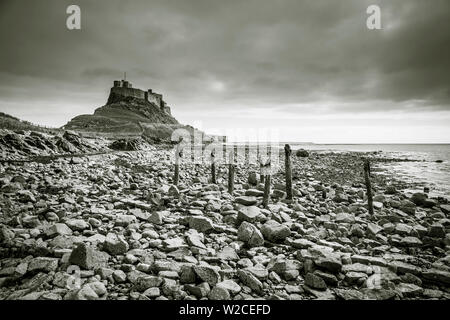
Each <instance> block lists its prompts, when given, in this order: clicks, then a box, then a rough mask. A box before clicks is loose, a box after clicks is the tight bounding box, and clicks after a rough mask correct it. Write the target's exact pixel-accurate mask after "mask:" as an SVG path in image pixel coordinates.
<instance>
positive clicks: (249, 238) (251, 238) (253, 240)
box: [238, 221, 264, 247]
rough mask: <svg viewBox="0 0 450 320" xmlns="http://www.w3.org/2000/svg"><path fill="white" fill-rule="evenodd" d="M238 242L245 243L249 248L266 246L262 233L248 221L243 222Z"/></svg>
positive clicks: (239, 230)
mask: <svg viewBox="0 0 450 320" xmlns="http://www.w3.org/2000/svg"><path fill="white" fill-rule="evenodd" d="M238 240H240V241H243V242H245V243H246V244H247V245H248V246H249V247H260V246H262V245H263V244H264V238H263V236H262V234H261V232H260V231H259V230H258V228H257V227H255V226H254V225H253V224H251V223H249V222H247V221H244V222H242V224H241V225H240V227H239V229H238Z"/></svg>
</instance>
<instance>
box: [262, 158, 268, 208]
mask: <svg viewBox="0 0 450 320" xmlns="http://www.w3.org/2000/svg"><path fill="white" fill-rule="evenodd" d="M260 165H261V176H264V195H263V207H264V208H267V206H268V204H269V198H270V180H271V179H270V175H271V163H270V159H268V160H267V161H266V162H263V161H262V160H261V161H260Z"/></svg>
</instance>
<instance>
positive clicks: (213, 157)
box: [211, 149, 216, 183]
mask: <svg viewBox="0 0 450 320" xmlns="http://www.w3.org/2000/svg"><path fill="white" fill-rule="evenodd" d="M211 182H212V183H216V151H215V149H213V150H211Z"/></svg>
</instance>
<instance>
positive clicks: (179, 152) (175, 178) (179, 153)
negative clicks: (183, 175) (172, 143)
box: [173, 141, 183, 185]
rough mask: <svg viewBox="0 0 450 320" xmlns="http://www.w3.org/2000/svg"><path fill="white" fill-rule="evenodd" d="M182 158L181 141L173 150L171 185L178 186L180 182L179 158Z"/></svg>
mask: <svg viewBox="0 0 450 320" xmlns="http://www.w3.org/2000/svg"><path fill="white" fill-rule="evenodd" d="M181 157H183V149H182V148H181V141H180V142H179V143H178V145H177V148H176V149H175V172H174V175H173V184H174V185H178V181H179V180H180V158H181Z"/></svg>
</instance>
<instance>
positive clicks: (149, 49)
mask: <svg viewBox="0 0 450 320" xmlns="http://www.w3.org/2000/svg"><path fill="white" fill-rule="evenodd" d="M72 2H73V1H65V0H63V1H61V0H58V1H56V0H55V1H44V0H42V1H33V2H31V1H21V0H19V1H18V0H14V1H2V2H0V3H1V7H0V41H1V43H2V49H1V50H0V73H1V75H2V76H1V77H0V93H1V97H2V99H1V100H3V101H5V100H6V101H9V102H10V101H13V100H14V99H17V100H18V101H21V103H22V104H23V105H26V103H27V102H28V103H29V104H31V105H32V102H33V99H38V100H40V101H45V100H48V101H50V100H52V99H56V100H58V101H59V100H63V96H66V95H67V94H68V93H71V95H70V96H71V98H72V101H71V103H72V105H76V104H77V103H79V104H80V108H79V110H78V109H74V110H71V111H70V112H69V113H68V114H67V119H69V118H70V117H71V116H74V115H76V114H79V113H82V112H89V110H92V109H93V108H94V107H96V106H98V105H101V104H103V103H104V98H105V95H106V94H107V90H108V87H109V86H110V84H111V83H112V80H114V79H116V78H120V77H121V75H122V73H123V72H124V71H127V74H128V75H129V79H130V81H132V82H133V84H134V85H135V86H136V87H143V88H148V87H151V88H153V89H155V90H156V91H159V92H162V93H164V95H165V97H166V98H167V100H168V102H169V104H171V105H173V106H175V107H176V108H175V109H174V111H175V112H176V110H180V111H183V110H184V111H188V109H189V110H190V109H191V108H193V107H194V108H197V109H194V110H193V111H195V110H197V111H204V110H206V109H213V110H220V109H221V108H230V110H232V109H239V108H241V107H242V105H246V106H248V107H249V108H251V107H253V108H256V107H260V108H269V107H271V106H276V107H277V108H279V109H278V110H279V111H280V112H287V113H295V112H301V113H302V114H303V113H308V112H309V113H311V114H315V113H317V110H322V111H324V112H330V113H355V112H356V113H363V112H367V113H370V112H373V111H374V110H373V106H374V105H377V106H379V108H377V110H378V111H380V110H385V111H393V110H398V111H405V112H413V111H417V110H424V109H425V110H429V111H430V112H433V111H443V110H444V111H448V110H450V107H449V106H450V103H449V102H450V92H449V88H450V73H449V72H448V70H450V62H449V59H448V57H449V56H450V52H449V50H450V19H449V16H450V2H449V1H448V0H434V1H433V2H425V1H422V0H411V1H390V0H389V1H388V0H383V1H380V0H379V1H372V0H371V1H368V0H367V1H366V0H364V1H361V0H347V1H332V0H328V1H325V0H316V1H299V0H281V1H265V0H264V1H261V0H245V1H241V0H239V1H238V0H230V1H215V0H188V1H182V0H179V1H171V0H158V1H154V0H152V1H118V0H113V1H111V0H108V1H98V0H97V1H86V0H84V1H76V3H77V4H78V5H79V6H80V7H81V10H82V30H80V31H69V30H67V29H66V28H65V19H66V17H67V15H66V14H65V9H66V7H67V6H68V5H69V4H72ZM374 2H375V3H376V4H378V5H380V7H381V10H382V25H383V30H379V31H370V30H368V29H367V28H366V26H365V20H366V17H367V15H366V8H367V6H368V5H370V4H373V3H374ZM52 88H58V90H57V91H55V90H52ZM24 92H27V93H26V94H24ZM58 95H60V96H58ZM89 99H91V100H89ZM366 102H370V103H366ZM0 103H1V102H0ZM209 103H213V105H209ZM325 105H326V106H325ZM308 106H309V107H308ZM16 111H17V109H16Z"/></svg>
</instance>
